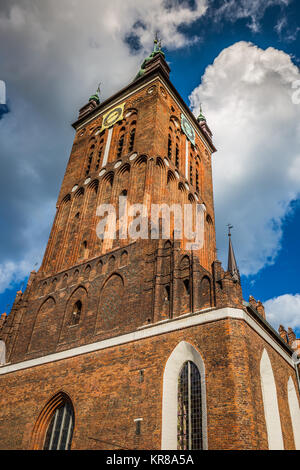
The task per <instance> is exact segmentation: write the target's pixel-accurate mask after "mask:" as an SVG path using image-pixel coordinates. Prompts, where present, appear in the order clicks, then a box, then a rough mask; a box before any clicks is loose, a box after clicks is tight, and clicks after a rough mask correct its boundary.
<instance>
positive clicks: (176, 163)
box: [175, 144, 179, 168]
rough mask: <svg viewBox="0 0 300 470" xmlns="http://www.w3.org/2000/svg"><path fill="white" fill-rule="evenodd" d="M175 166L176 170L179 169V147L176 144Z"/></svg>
mask: <svg viewBox="0 0 300 470" xmlns="http://www.w3.org/2000/svg"><path fill="white" fill-rule="evenodd" d="M175 166H176V167H177V168H179V147H178V144H176V153H175Z"/></svg>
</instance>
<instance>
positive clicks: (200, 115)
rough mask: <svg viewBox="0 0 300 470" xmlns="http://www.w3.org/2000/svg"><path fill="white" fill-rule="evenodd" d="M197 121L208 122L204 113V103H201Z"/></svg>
mask: <svg viewBox="0 0 300 470" xmlns="http://www.w3.org/2000/svg"><path fill="white" fill-rule="evenodd" d="M197 121H198V122H201V121H205V122H206V118H205V116H204V114H203V111H202V103H200V110H199V116H198V117H197Z"/></svg>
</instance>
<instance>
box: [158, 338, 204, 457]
mask: <svg viewBox="0 0 300 470" xmlns="http://www.w3.org/2000/svg"><path fill="white" fill-rule="evenodd" d="M162 401H163V403H162V441H161V448H162V449H163V450H176V449H178V450H184V449H188V450H190V449H203V450H204V449H207V412H206V386H205V366H204V362H203V360H202V357H201V355H200V354H199V352H198V351H197V350H196V349H195V348H194V347H193V346H192V345H191V344H189V343H186V342H185V341H181V342H180V343H179V344H178V345H177V346H176V348H175V349H174V350H173V352H172V354H171V355H170V356H169V358H168V360H167V363H166V366H165V370H164V376H163V400H162Z"/></svg>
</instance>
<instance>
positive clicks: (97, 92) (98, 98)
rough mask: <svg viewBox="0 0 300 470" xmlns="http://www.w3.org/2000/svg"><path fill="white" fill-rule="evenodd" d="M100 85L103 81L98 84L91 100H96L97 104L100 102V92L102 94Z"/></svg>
mask: <svg viewBox="0 0 300 470" xmlns="http://www.w3.org/2000/svg"><path fill="white" fill-rule="evenodd" d="M100 87H101V82H100V83H99V85H98V88H97V90H96V93H95V94H94V95H92V96H91V97H90V99H89V101H96V103H97V104H100V94H101V89H100Z"/></svg>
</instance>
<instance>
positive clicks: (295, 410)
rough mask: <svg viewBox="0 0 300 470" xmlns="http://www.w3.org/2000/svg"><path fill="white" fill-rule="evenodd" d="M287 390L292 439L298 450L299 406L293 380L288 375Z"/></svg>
mask: <svg viewBox="0 0 300 470" xmlns="http://www.w3.org/2000/svg"><path fill="white" fill-rule="evenodd" d="M287 390H288V402H289V409H290V414H291V420H292V428H293V434H294V441H295V449H296V450H300V408H299V401H298V397H297V393H296V389H295V385H294V381H293V379H292V377H291V376H290V378H289V380H288V384H287Z"/></svg>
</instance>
